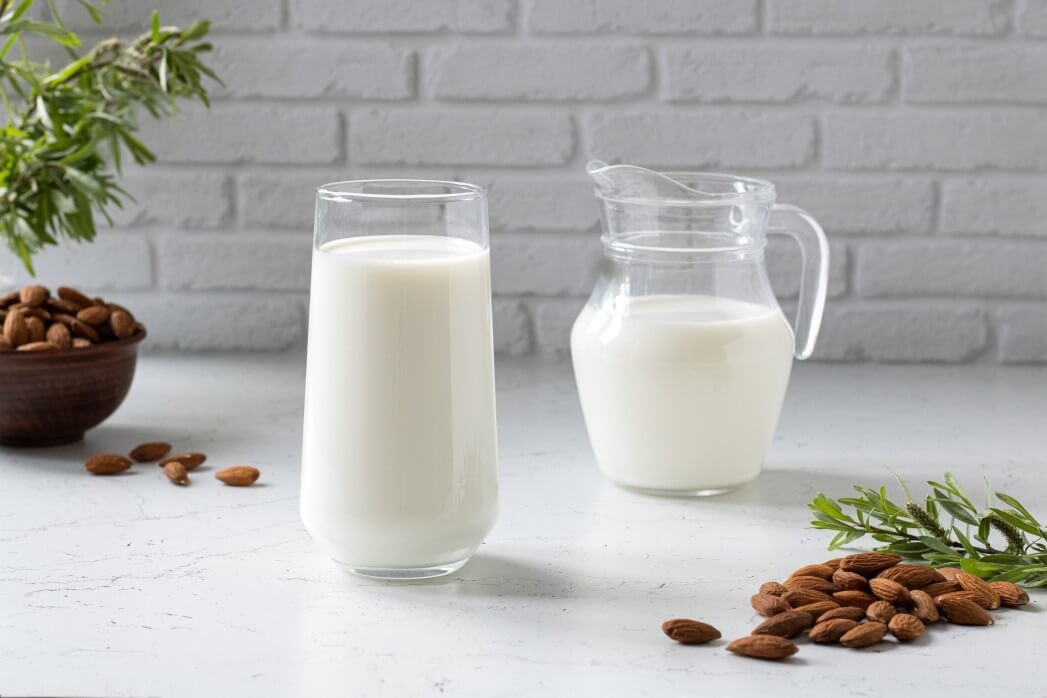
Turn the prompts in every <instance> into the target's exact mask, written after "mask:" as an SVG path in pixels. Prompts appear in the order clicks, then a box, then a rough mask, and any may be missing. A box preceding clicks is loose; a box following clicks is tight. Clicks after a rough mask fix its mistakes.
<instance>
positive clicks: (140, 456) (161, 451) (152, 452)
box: [127, 441, 202, 463]
mask: <svg viewBox="0 0 1047 698" xmlns="http://www.w3.org/2000/svg"><path fill="white" fill-rule="evenodd" d="M170 452H171V444H169V443H167V442H165V441H147V442H146V443H144V444H138V445H137V446H135V447H134V448H132V449H131V452H130V453H128V454H127V455H128V456H129V457H130V458H131V460H133V461H135V462H136V463H151V462H153V461H154V460H160V459H161V458H163V457H164V456H166V455H167V454H168V453H170ZM201 462H202V461H201Z"/></svg>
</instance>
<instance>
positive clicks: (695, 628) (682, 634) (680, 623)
mask: <svg viewBox="0 0 1047 698" xmlns="http://www.w3.org/2000/svg"><path fill="white" fill-rule="evenodd" d="M171 465H177V463H169V464H168V466H171ZM165 470H166V468H165ZM662 632H663V633H665V634H666V635H668V636H669V637H670V638H671V639H673V640H676V641H677V642H679V643H680V644H681V645H704V644H705V643H707V642H712V641H713V640H719V639H720V631H719V630H717V629H716V628H714V627H713V626H711V625H709V624H708V623H703V622H701V621H698V620H690V619H688V618H673V619H672V620H667V621H665V622H664V623H662Z"/></svg>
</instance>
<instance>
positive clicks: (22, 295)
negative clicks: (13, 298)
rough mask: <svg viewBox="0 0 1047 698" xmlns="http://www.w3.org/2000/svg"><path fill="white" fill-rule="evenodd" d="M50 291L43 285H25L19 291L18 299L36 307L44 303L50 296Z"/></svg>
mask: <svg viewBox="0 0 1047 698" xmlns="http://www.w3.org/2000/svg"><path fill="white" fill-rule="evenodd" d="M50 295H51V294H50V292H49V291H48V290H47V289H46V288H44V287H43V286H39V285H34V286H24V287H23V288H22V290H21V291H19V292H18V299H19V300H20V301H21V302H22V303H25V304H26V305H29V306H32V307H34V308H36V307H38V306H41V305H43V304H44V301H46V300H47V297H48V296H50Z"/></svg>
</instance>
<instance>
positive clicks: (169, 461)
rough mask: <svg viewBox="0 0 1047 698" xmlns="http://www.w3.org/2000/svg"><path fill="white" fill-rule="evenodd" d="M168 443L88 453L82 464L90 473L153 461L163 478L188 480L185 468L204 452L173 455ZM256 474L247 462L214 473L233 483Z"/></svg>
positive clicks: (176, 481)
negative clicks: (121, 451) (124, 452)
mask: <svg viewBox="0 0 1047 698" xmlns="http://www.w3.org/2000/svg"><path fill="white" fill-rule="evenodd" d="M170 452H171V444H169V443H166V442H164V441H150V442H148V443H144V444H139V445H138V446H135V447H134V448H133V449H131V452H130V453H128V454H127V456H121V455H117V454H114V453H101V454H99V455H97V456H91V457H90V458H88V459H87V460H86V461H85V462H84V468H86V469H87V472H89V473H91V474H93V475H115V474H117V473H122V472H123V471H125V470H127V469H128V468H130V467H131V466H132V465H133V463H153V462H156V463H157V465H159V466H160V467H161V468H163V469H164V475H166V476H167V479H168V480H170V481H171V482H173V483H174V484H176V485H188V484H189V471H190V470H193V469H195V468H197V467H199V466H200V465H202V464H203V462H204V461H205V460H207V456H206V455H205V454H203V453H197V452H193V451H186V452H185V453H176V454H175V455H173V456H169V455H168V454H169V453H170ZM259 475H260V473H259V471H258V468H254V467H251V466H250V465H234V466H231V467H228V468H223V469H221V470H219V471H218V472H216V473H215V474H214V476H215V478H216V479H217V480H220V481H222V482H224V483H225V484H227V485H232V486H233V487H246V486H247V485H253V484H254V482H255V480H257V479H258V476H259Z"/></svg>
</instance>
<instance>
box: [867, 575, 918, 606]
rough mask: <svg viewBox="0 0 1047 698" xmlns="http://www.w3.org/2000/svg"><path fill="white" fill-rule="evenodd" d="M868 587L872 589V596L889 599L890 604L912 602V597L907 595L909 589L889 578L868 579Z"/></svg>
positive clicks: (906, 604)
mask: <svg viewBox="0 0 1047 698" xmlns="http://www.w3.org/2000/svg"><path fill="white" fill-rule="evenodd" d="M869 589H870V590H871V591H872V593H873V595H874V596H876V597H878V598H881V599H883V600H884V601H889V602H891V603H892V604H898V605H900V606H908V605H909V604H911V603H912V597H910V596H909V590H908V589H906V588H905V587H904V586H902V585H901V584H899V583H898V582H896V581H894V580H891V579H882V578H880V577H876V578H875V579H870V580H869Z"/></svg>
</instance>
